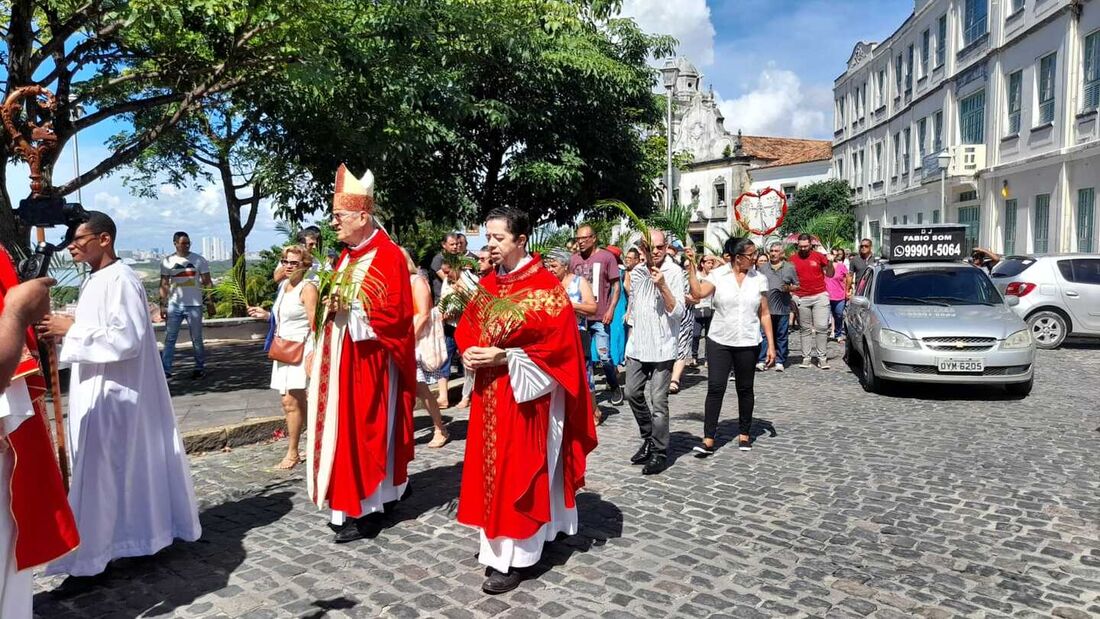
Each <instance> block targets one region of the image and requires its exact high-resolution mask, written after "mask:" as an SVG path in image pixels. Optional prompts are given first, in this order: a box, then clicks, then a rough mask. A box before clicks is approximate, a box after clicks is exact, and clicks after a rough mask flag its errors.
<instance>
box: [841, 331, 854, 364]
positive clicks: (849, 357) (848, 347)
mask: <svg viewBox="0 0 1100 619" xmlns="http://www.w3.org/2000/svg"><path fill="white" fill-rule="evenodd" d="M855 357H856V356H855V347H854V346H852V338H848V339H846V340H844V363H847V364H848V367H851V366H852V363H853V362H854V361H855Z"/></svg>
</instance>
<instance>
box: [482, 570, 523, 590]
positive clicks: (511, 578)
mask: <svg viewBox="0 0 1100 619" xmlns="http://www.w3.org/2000/svg"><path fill="white" fill-rule="evenodd" d="M521 582H523V573H522V571H521V570H518V569H515V568H512V570H510V571H509V572H508V573H507V574H505V573H504V572H500V571H497V570H495V569H493V568H489V577H488V578H486V579H485V582H484V583H482V584H481V590H482V591H484V592H485V593H488V594H489V595H498V594H500V593H507V592H509V591H511V590H512V589H515V588H516V587H518V586H519V583H521Z"/></svg>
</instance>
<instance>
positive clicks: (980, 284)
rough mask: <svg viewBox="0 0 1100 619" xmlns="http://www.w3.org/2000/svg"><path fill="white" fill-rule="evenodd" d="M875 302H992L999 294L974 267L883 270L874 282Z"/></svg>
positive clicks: (937, 303)
mask: <svg viewBox="0 0 1100 619" xmlns="http://www.w3.org/2000/svg"><path fill="white" fill-rule="evenodd" d="M875 302H876V303H881V304H883V305H944V306H947V305H994V304H997V303H1001V295H1000V294H999V293H998V292H997V289H996V288H994V287H993V282H991V281H989V278H988V277H986V275H985V273H984V272H983V271H981V270H980V269H974V268H947V269H943V268H940V269H936V268H931V269H929V268H915V269H904V268H898V269H884V270H883V271H882V272H881V273H880V274H879V276H878V281H877V282H875Z"/></svg>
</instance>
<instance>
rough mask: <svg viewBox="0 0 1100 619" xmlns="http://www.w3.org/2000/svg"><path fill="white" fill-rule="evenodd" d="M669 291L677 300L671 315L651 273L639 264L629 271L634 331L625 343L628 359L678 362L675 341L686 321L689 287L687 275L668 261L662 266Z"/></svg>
mask: <svg viewBox="0 0 1100 619" xmlns="http://www.w3.org/2000/svg"><path fill="white" fill-rule="evenodd" d="M661 273H664V276H665V282H666V283H667V285H668V289H669V290H671V291H672V296H673V298H674V299H676V307H674V308H673V309H672V311H671V312H669V311H667V310H666V309H665V300H664V297H662V296H661V291H660V290H658V289H657V286H656V285H655V284H654V283H653V280H652V279H650V277H649V269H648V268H647V267H646V266H645V265H644V264H639V265H638V266H636V267H634V269H633V270H631V271H630V302H631V312H632V313H631V317H632V318H633V324H634V328H633V329H632V330H631V331H630V339H629V340H627V342H626V356H627V357H629V358H631V359H635V360H637V361H643V362H656V361H672V360H673V359H675V358H676V340H677V337H678V336H679V334H680V321H681V320H682V319H683V317H684V294H683V290H684V288H685V286H686V283H685V282H686V279H685V278H684V271H683V270H682V269H681V268H680V267H678V266H676V264H675V263H673V262H672V261H671V260H669V259H667V258H666V259H665V260H664V262H662V263H661Z"/></svg>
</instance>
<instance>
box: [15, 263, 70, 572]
mask: <svg viewBox="0 0 1100 619" xmlns="http://www.w3.org/2000/svg"><path fill="white" fill-rule="evenodd" d="M18 283H19V278H18V276H17V275H16V274H15V269H14V268H13V267H12V263H11V258H9V257H8V254H7V252H5V251H4V250H3V249H0V311H3V309H4V300H3V296H4V295H5V294H7V291H8V289H9V288H11V287H13V286H15V285H17V284H18ZM32 351H33V352H32ZM37 351H38V342H37V339H36V338H35V335H34V331H33V330H31V329H28V330H27V343H26V348H25V349H24V351H23V360H22V361H21V362H20V363H19V366H18V368H17V369H16V371H15V376H14V378H22V379H23V380H24V382H25V383H26V385H27V390H28V391H29V392H30V397H31V402H32V403H33V404H34V413H35V414H34V417H30V418H27V419H25V420H24V421H23V422H22V423H21V424H19V427H18V428H16V429H15V431H14V432H12V433H11V434H8V436H7V440H8V444H9V445H10V446H11V450H12V452H13V456H14V457H13V460H14V466H13V467H12V473H11V480H10V488H11V505H10V506H4V507H0V509H4V508H10V514H11V516H12V519H13V520H14V521H15V530H16V531H17V533H16V539H15V560H16V567H17V568H18V569H20V570H25V569H27V568H30V567H35V566H37V565H42V564H44V563H48V562H49V561H52V560H54V559H56V558H58V557H60V556H62V555H64V554H66V553H68V552H69V551H70V550H72V549H74V548H76V547H77V545H78V544H79V543H80V536H79V535H78V534H77V529H76V521H75V520H74V519H73V512H72V510H71V509H70V508H69V499H68V497H67V496H66V494H65V488H64V486H63V485H62V483H61V471H60V470H59V469H58V466H57V455H56V450H55V449H54V445H53V441H52V440H51V439H50V431H49V428H48V426H47V425H46V400H45V398H46V381H45V379H44V378H43V377H42V373H41V371H40V370H39V368H38V360H37V359H36V358H35V355H36V354H37ZM8 481H9V480H0V483H8Z"/></svg>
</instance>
